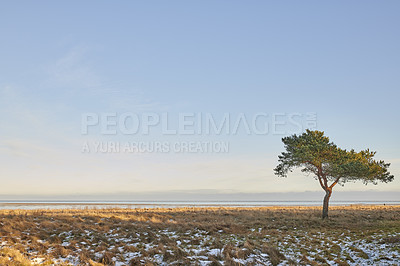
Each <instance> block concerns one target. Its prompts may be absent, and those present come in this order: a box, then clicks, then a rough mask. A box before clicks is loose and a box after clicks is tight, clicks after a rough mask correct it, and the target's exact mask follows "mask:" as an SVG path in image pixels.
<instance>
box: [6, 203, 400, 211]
mask: <svg viewBox="0 0 400 266" xmlns="http://www.w3.org/2000/svg"><path fill="white" fill-rule="evenodd" d="M321 204H322V201H133V202H125V201H123V202H112V201H110V202H100V201H80V202H79V201H77V202H74V201H26V202H23V201H0V209H70V208H75V209H86V208H97V209H103V208H129V209H134V208H174V207H262V206H320V205H321ZM353 204H364V205H384V204H386V205H400V201H332V202H330V205H332V206H335V205H336V206H340V205H342V206H343V205H353Z"/></svg>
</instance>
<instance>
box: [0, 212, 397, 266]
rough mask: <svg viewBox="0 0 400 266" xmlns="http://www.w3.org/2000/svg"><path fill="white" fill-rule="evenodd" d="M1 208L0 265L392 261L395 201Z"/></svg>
mask: <svg viewBox="0 0 400 266" xmlns="http://www.w3.org/2000/svg"><path fill="white" fill-rule="evenodd" d="M329 214H330V218H329V219H328V220H321V218H320V215H321V208H319V207H265V208H174V209H81V210H79V209H68V210H1V211H0V265H31V264H42V265H51V264H60V265H278V264H281V265H299V264H303V265H326V264H333V265H360V264H366V265H376V264H383V265H386V264H394V265H400V251H399V249H400V206H346V207H331V208H330V213H329Z"/></svg>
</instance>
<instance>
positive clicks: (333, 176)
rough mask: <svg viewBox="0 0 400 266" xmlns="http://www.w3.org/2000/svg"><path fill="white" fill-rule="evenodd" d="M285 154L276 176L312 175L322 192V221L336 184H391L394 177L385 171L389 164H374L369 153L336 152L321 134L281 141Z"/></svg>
mask: <svg viewBox="0 0 400 266" xmlns="http://www.w3.org/2000/svg"><path fill="white" fill-rule="evenodd" d="M282 142H283V144H284V145H285V150H286V151H285V152H282V154H281V155H279V156H278V157H279V164H278V165H277V166H276V168H275V169H274V171H275V174H276V175H278V176H281V177H287V173H288V172H292V171H293V169H294V168H298V167H299V168H302V169H301V171H302V172H304V173H307V174H312V175H313V177H314V178H315V179H316V180H318V181H319V184H320V185H321V187H322V189H323V190H324V191H325V197H324V201H323V209H322V218H327V217H328V207H329V199H330V197H331V195H332V189H333V187H334V186H335V185H336V184H341V185H344V183H346V182H349V181H356V180H361V181H362V182H363V183H364V184H368V183H373V184H375V185H376V184H377V182H378V181H382V182H385V183H387V182H391V181H393V179H394V176H393V175H391V174H390V173H389V171H388V168H389V166H390V163H385V162H384V161H376V160H374V156H375V153H376V152H372V151H370V150H369V149H367V150H362V151H360V152H355V151H354V150H349V151H348V150H343V149H340V148H338V147H337V146H336V145H335V144H334V143H333V142H330V141H329V138H328V137H327V136H325V135H324V132H323V131H317V130H316V131H311V130H308V129H307V130H306V132H305V133H303V134H301V135H296V134H294V135H292V136H288V137H284V138H282Z"/></svg>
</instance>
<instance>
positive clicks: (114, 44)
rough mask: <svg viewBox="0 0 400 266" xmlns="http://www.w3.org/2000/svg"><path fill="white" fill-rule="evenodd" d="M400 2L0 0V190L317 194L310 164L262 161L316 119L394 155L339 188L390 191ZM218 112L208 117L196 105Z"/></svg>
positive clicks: (349, 140)
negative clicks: (285, 166)
mask: <svg viewBox="0 0 400 266" xmlns="http://www.w3.org/2000/svg"><path fill="white" fill-rule="evenodd" d="M399 8H400V3H399V2H398V1H384V2H382V1H381V2H377V1H351V2H348V1H334V2H321V1H301V2H300V1H251V2H244V1H117V2H109V1H84V2H82V1H64V2H60V1H58V2H54V1H35V2H32V1H19V2H18V3H16V2H12V1H5V2H3V3H2V4H1V8H0V40H1V42H0V119H1V121H2V123H1V126H0V180H1V183H2V186H1V187H0V194H1V195H3V196H4V195H6V196H10V197H11V196H12V197H14V198H18V197H21V198H22V197H26V196H27V195H36V196H43V197H45V196H46V197H47V196H49V195H50V196H51V195H53V196H60V195H64V196H65V195H104V197H106V195H107V194H113V195H118V194H120V195H138V194H140V193H142V194H143V193H152V194H151V195H154V193H155V194H157V193H160V195H161V194H162V193H164V194H165V193H178V192H179V193H186V192H187V193H189V192H190V193H203V192H204V193H220V194H224V193H225V194H226V193H228V194H229V193H239V194H240V193H247V194H246V195H249V194H251V193H284V195H287V193H289V194H290V193H291V192H293V193H307V192H309V191H311V192H314V191H320V192H321V193H322V190H321V188H320V187H319V184H318V182H316V181H315V180H314V179H313V178H312V176H305V175H304V174H302V173H301V172H299V171H295V172H293V173H291V174H290V175H289V176H288V177H287V178H279V177H276V176H275V175H274V173H273V168H274V167H275V166H276V164H277V157H278V155H279V154H280V153H281V152H282V151H283V144H282V142H281V138H282V137H284V136H287V135H291V134H299V133H301V132H303V131H304V130H305V129H306V128H311V129H318V130H322V131H324V132H325V134H326V135H327V136H329V137H330V139H331V140H332V141H333V142H335V143H336V144H337V145H338V146H339V147H342V148H346V149H352V148H354V149H356V150H361V149H366V148H370V149H371V150H375V151H377V154H376V158H377V159H383V160H385V161H386V162H390V163H391V166H390V172H391V173H392V174H394V176H395V180H394V181H393V182H392V183H388V184H378V185H376V186H374V185H368V186H365V185H363V184H362V183H361V182H359V183H348V184H346V185H345V186H344V187H341V186H338V187H337V188H336V187H335V191H339V192H343V193H344V192H348V193H351V192H352V191H364V192H365V193H366V194H364V195H367V196H368V195H371V197H373V195H375V194H373V193H378V192H379V193H385V192H388V194H387V195H390V197H389V198H390V199H391V200H399V199H400V197H398V195H400V194H398V193H400V179H399V178H398V177H399V174H400V152H399V151H400V141H399V139H398V135H399V134H398V132H399V131H400V123H399V121H400V107H399V104H398V101H399V97H400V90H399V89H400V76H399V70H400V53H399V48H398V47H400V35H399V34H398V25H399V24H400V17H399V16H398V12H399ZM227 116H228V117H229V119H228V120H229V122H230V123H229V125H226V124H225V127H223V128H222V130H221V132H216V131H215V130H214V131H213V129H214V128H213V127H212V124H210V121H211V120H207V119H208V118H210V117H212V118H213V119H214V120H213V121H214V122H215V124H216V125H217V126H218V125H221V123H222V122H223V121H224V118H226V117H227ZM123 118H124V119H125V118H126V120H124V119H123ZM135 119H136V120H135ZM246 123H247V124H246ZM135 125H136V126H135ZM207 125H208V126H209V128H208V129H209V131H210V132H209V133H207ZM210 125H211V126H210ZM222 125H223V124H222ZM136 128H137V130H135V129H136ZM210 128H211V130H210ZM168 130H169V131H168ZM171 130H172V131H174V130H175V131H176V132H175V133H171V132H172V131H171ZM128 131H129V132H128ZM138 143H142V145H143V146H142V148H143V147H144V148H143V149H142V150H140V151H136V150H134V149H129V147H131V148H132V145H133V146H135V145H139V144H138ZM157 143H158V144H157ZM188 143H192V144H193V143H194V144H193V145H194V146H196V145H210V146H211V148H210V149H211V151H210V150H208V151H205V150H200V149H194V150H193V149H192V150H185V149H184V148H182V147H185V145H191V144H188ZM204 143H206V144H204ZM113 145H114V146H113ZM118 145H120V147H119V149H117V148H115V146H118ZM152 145H159V146H161V149H156V148H151V147H154V146H152ZM216 145H217V146H218V145H225V148H226V149H225V150H222V151H221V150H218V149H217V148H218V147H216ZM96 147H97V149H96ZM100 147H103V149H101V148H100ZM113 147H114V148H113ZM196 147H197V146H196ZM389 192H390V193H389ZM368 193H372V194H368ZM164 194H163V195H164ZM302 195H303V194H302ZM334 195H335V192H334V194H333V197H334ZM99 197H101V196H99ZM338 199H340V198H338ZM371 199H372V198H371Z"/></svg>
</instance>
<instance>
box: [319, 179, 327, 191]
mask: <svg viewBox="0 0 400 266" xmlns="http://www.w3.org/2000/svg"><path fill="white" fill-rule="evenodd" d="M318 181H319V184H320V185H321V187H322V189H323V190H326V187H325V186H324V184H323V183H322V179H321V177H320V176H318Z"/></svg>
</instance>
